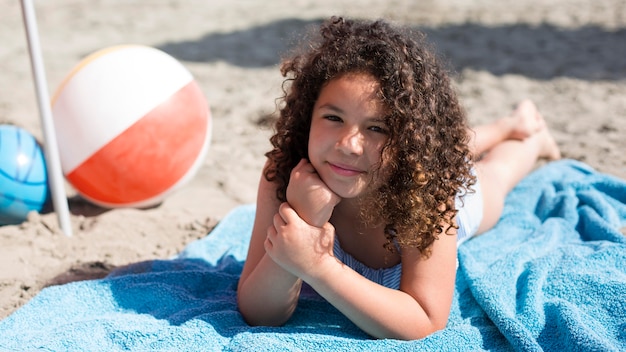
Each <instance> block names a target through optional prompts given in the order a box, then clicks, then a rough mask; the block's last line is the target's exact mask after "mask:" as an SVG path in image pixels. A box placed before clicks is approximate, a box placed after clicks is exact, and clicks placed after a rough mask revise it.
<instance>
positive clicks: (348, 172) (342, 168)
mask: <svg viewBox="0 0 626 352" xmlns="http://www.w3.org/2000/svg"><path fill="white" fill-rule="evenodd" d="M328 165H329V166H330V169H331V170H332V171H333V172H334V173H336V174H338V175H340V176H347V177H351V176H357V175H360V174H362V173H363V171H361V170H359V169H356V168H354V167H351V166H348V165H343V164H333V163H328Z"/></svg>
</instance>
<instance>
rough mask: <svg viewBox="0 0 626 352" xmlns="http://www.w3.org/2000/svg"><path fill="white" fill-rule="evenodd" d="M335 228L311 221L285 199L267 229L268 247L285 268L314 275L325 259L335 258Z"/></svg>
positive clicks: (296, 273) (268, 250)
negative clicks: (306, 220)
mask: <svg viewBox="0 0 626 352" xmlns="http://www.w3.org/2000/svg"><path fill="white" fill-rule="evenodd" d="M334 240H335V229H334V227H333V226H332V225H331V224H330V223H328V222H327V223H325V225H324V226H323V227H321V228H320V227H315V226H311V225H309V224H308V223H307V222H305V221H304V220H303V219H301V218H300V217H299V216H298V214H297V213H296V211H295V210H294V209H293V208H292V207H291V206H290V205H289V203H282V204H281V205H280V208H279V210H278V213H276V215H274V219H273V224H272V226H270V227H269V228H268V229H267V238H266V239H265V243H264V245H265V251H266V252H267V254H268V255H269V256H270V257H271V258H272V259H273V260H274V261H275V262H276V263H277V264H278V265H280V266H281V267H283V269H285V270H287V271H289V272H290V273H291V274H292V275H295V276H297V277H300V278H303V279H304V278H307V277H314V276H316V275H317V273H319V271H320V270H323V267H324V265H323V264H324V263H326V262H327V261H328V260H329V259H332V260H334V255H333V244H334Z"/></svg>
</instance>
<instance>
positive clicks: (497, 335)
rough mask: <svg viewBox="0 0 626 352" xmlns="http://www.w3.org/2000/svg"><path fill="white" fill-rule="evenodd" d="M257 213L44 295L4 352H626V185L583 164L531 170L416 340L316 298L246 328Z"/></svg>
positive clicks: (1, 338) (475, 242)
mask: <svg viewBox="0 0 626 352" xmlns="http://www.w3.org/2000/svg"><path fill="white" fill-rule="evenodd" d="M254 210H255V208H254V206H252V205H245V206H241V207H238V208H236V209H234V210H233V211H232V212H231V213H230V214H229V215H228V216H226V217H225V218H224V219H223V220H222V221H221V222H220V224H219V225H218V226H217V227H216V228H215V229H214V230H213V231H212V232H211V233H210V234H209V235H208V236H206V237H205V238H203V239H200V240H198V241H195V242H193V243H191V244H189V245H188V246H187V248H186V249H185V250H184V251H183V252H182V253H180V254H179V255H178V256H177V257H176V258H175V259H172V260H157V261H148V262H141V263H136V264H133V265H131V266H128V267H126V268H123V269H120V270H117V271H115V272H114V273H112V274H111V275H109V276H108V277H107V278H105V279H101V280H92V281H82V282H74V283H69V284H65V285H61V286H53V287H48V288H46V289H44V290H42V291H41V292H40V293H39V294H38V295H37V296H36V297H34V298H33V299H32V300H31V301H30V302H28V303H27V304H26V305H25V306H23V307H22V308H20V309H18V310H17V311H16V312H14V313H13V314H12V315H10V316H9V317H7V318H5V319H3V320H2V321H0V350H16V351H31V350H39V349H41V350H48V351H124V350H134V351H148V350H149V351H311V350H315V351H403V350H406V351H415V350H420V351H422V350H424V351H427V350H430V351H459V350H461V351H480V350H492V351H509V350H518V351H541V350H547V351H591V350H593V351H624V350H626V236H625V235H624V232H626V231H625V230H624V227H625V225H626V181H625V180H621V179H618V178H615V177H612V176H610V175H606V174H601V173H598V172H596V171H594V170H592V169H591V168H590V167H588V166H587V165H585V164H582V163H580V162H575V161H571V160H563V161H558V162H553V163H549V164H547V165H546V166H544V167H542V168H540V169H539V170H537V171H535V172H534V173H532V174H531V175H529V176H528V177H527V178H525V179H524V180H523V181H522V182H521V183H520V184H519V186H518V187H516V188H515V189H514V190H513V192H512V193H511V194H510V196H509V197H508V198H507V201H506V206H505V210H504V214H503V215H502V218H501V221H500V222H499V223H498V224H497V226H496V227H495V228H493V229H492V230H491V231H489V232H487V233H485V234H483V235H482V236H479V237H476V238H474V239H472V240H470V241H468V242H466V243H464V244H463V245H462V246H460V248H459V263H460V266H459V269H458V272H457V280H456V289H455V295H454V300H453V305H452V310H451V314H450V319H449V322H448V326H447V327H446V328H445V329H444V330H442V331H439V332H436V333H434V334H432V335H430V336H428V337H426V338H424V339H421V340H416V341H399V340H392V339H386V340H373V339H371V338H369V337H368V336H367V335H366V334H364V333H363V332H362V331H360V330H359V329H358V328H357V327H356V326H355V325H353V324H352V323H351V322H350V321H349V320H347V319H346V318H345V317H343V316H342V314H340V313H339V312H338V311H337V310H336V309H335V308H334V307H332V306H331V305H330V304H328V303H326V302H325V301H324V300H323V299H321V298H320V297H319V296H317V295H316V294H314V293H313V292H308V293H305V294H303V295H302V297H301V299H300V303H299V306H298V308H297V310H296V312H295V314H294V316H293V317H292V319H291V320H290V321H289V322H288V323H287V324H286V325H285V326H282V327H250V326H248V325H246V323H245V322H244V320H243V319H242V317H241V315H240V314H239V312H238V311H237V304H236V287H237V280H238V277H239V274H240V272H241V269H242V266H243V261H244V260H245V256H246V251H247V246H248V241H249V237H250V231H251V228H252V221H253V218H254Z"/></svg>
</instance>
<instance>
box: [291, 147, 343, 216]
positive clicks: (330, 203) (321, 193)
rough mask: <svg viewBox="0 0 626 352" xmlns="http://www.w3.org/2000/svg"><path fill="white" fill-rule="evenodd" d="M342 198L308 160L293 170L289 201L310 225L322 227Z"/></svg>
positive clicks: (301, 161)
mask: <svg viewBox="0 0 626 352" xmlns="http://www.w3.org/2000/svg"><path fill="white" fill-rule="evenodd" d="M340 200H341V198H340V197H339V196H338V195H337V194H335V193H334V192H333V191H331V190H330V189H329V188H328V186H327V185H326V184H325V183H324V181H322V179H321V178H320V177H319V175H318V174H317V171H315V168H313V165H311V163H310V162H309V161H308V160H306V159H302V160H300V162H299V163H298V165H296V166H295V167H294V168H293V170H291V177H290V179H289V185H287V201H288V202H289V204H290V205H291V206H292V207H293V209H295V211H296V212H297V213H298V215H299V216H300V217H301V218H302V219H304V221H306V222H307V223H309V224H310V225H313V226H316V227H322V226H323V225H324V224H325V223H327V222H328V220H329V219H330V216H331V215H332V213H333V209H334V208H335V205H337V203H339V201H340Z"/></svg>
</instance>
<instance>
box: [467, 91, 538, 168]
mask: <svg viewBox="0 0 626 352" xmlns="http://www.w3.org/2000/svg"><path fill="white" fill-rule="evenodd" d="M545 125H546V124H545V121H544V120H543V117H542V116H541V114H539V111H538V110H537V107H536V106H535V104H534V103H533V102H532V101H530V100H524V101H522V102H521V103H520V104H519V105H518V106H517V108H516V109H515V110H513V112H512V113H511V114H510V115H509V116H505V117H503V118H500V119H498V120H496V121H494V122H492V123H490V124H486V125H480V126H476V127H474V128H472V131H470V137H471V140H470V143H469V146H470V148H471V150H472V154H473V155H475V156H477V157H478V156H480V155H481V154H483V153H484V152H486V151H488V150H489V149H491V148H493V147H494V146H496V145H498V144H499V143H501V142H503V141H505V140H508V139H516V140H523V139H525V138H527V137H530V136H531V135H533V134H534V133H536V132H538V131H540V130H541V129H542V128H544V127H545Z"/></svg>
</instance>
